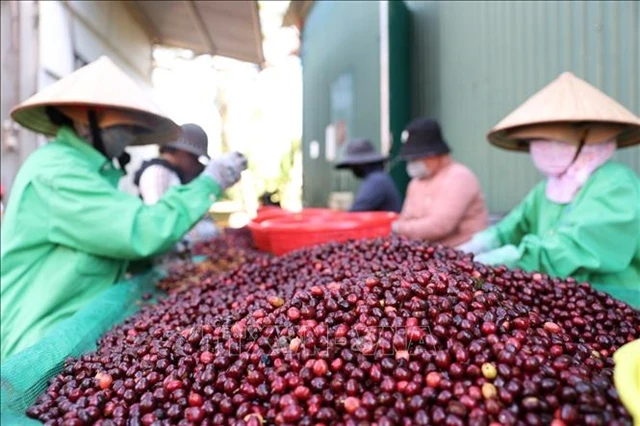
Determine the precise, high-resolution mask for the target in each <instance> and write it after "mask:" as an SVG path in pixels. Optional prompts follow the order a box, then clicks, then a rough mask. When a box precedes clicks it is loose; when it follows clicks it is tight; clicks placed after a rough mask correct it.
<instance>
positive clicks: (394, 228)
mask: <svg viewBox="0 0 640 426" xmlns="http://www.w3.org/2000/svg"><path fill="white" fill-rule="evenodd" d="M391 233H392V234H397V233H398V221H397V220H396V221H395V222H392V223H391Z"/></svg>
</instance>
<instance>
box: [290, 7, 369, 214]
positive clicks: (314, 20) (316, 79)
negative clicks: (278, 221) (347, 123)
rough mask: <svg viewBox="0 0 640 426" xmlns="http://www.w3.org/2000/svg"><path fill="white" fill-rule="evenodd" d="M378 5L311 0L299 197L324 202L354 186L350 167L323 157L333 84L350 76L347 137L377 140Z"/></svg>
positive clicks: (305, 52) (304, 70)
mask: <svg viewBox="0 0 640 426" xmlns="http://www.w3.org/2000/svg"><path fill="white" fill-rule="evenodd" d="M378 20H379V11H378V3H377V2H374V1H363V2H342V1H331V0H328V1H317V2H315V4H314V6H313V9H312V11H311V13H310V14H309V17H308V19H307V21H306V22H305V27H304V31H303V37H302V64H303V65H302V73H303V94H304V95H303V188H304V189H303V203H304V205H305V206H326V205H327V196H328V194H329V192H330V191H332V190H343V191H354V190H355V189H356V188H357V183H356V181H355V179H353V178H352V177H351V176H350V172H345V171H340V172H338V171H335V170H333V168H332V167H331V164H329V163H328V162H327V161H326V160H325V150H324V148H325V147H324V140H325V127H326V126H327V125H328V124H329V123H330V122H331V105H330V104H331V96H330V95H331V85H332V84H333V83H334V82H335V81H336V79H337V78H338V77H339V76H341V75H344V74H345V73H347V74H349V73H350V74H351V75H352V76H353V101H354V103H353V112H354V114H353V120H352V126H351V128H350V129H348V131H349V133H348V134H349V136H350V137H367V138H370V139H371V141H372V142H373V143H374V144H377V146H378V147H379V146H380V145H379V144H380V141H379V140H378V139H379V134H380V93H379V92H380V59H379V44H378V36H379V22H378ZM314 140H316V141H318V142H319V143H320V145H321V149H320V157H319V158H317V159H311V158H310V156H309V143H310V142H311V141H314Z"/></svg>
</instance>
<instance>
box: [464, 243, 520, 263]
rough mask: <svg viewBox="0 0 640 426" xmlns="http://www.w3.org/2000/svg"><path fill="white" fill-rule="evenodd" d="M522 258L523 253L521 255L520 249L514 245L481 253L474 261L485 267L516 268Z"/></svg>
mask: <svg viewBox="0 0 640 426" xmlns="http://www.w3.org/2000/svg"><path fill="white" fill-rule="evenodd" d="M521 256H522V253H520V250H519V249H518V247H516V246H514V245H513V244H509V245H506V246H502V247H500V248H497V249H494V250H491V251H487V252H484V253H481V254H479V255H477V256H475V258H474V260H475V261H476V262H480V263H484V264H485V265H491V266H496V265H506V266H507V267H508V268H515V267H516V265H517V264H518V260H520V257H521Z"/></svg>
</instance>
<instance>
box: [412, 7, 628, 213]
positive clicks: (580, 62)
mask: <svg viewBox="0 0 640 426" xmlns="http://www.w3.org/2000/svg"><path fill="white" fill-rule="evenodd" d="M407 4H408V6H409V8H410V9H411V10H412V13H413V31H414V35H413V37H414V40H413V49H412V50H413V54H414V55H413V60H414V64H413V84H414V87H415V92H414V94H413V100H414V114H415V115H416V116H418V115H423V116H431V117H436V118H438V119H439V120H440V122H441V125H442V127H443V131H444V135H445V137H446V138H447V140H448V142H449V144H450V145H451V146H452V148H453V151H454V155H455V157H456V158H457V159H458V160H460V161H461V162H463V163H465V164H467V165H469V166H470V167H471V168H472V169H473V170H474V171H475V172H476V174H477V175H478V177H479V178H480V180H481V182H482V186H483V189H484V191H485V194H486V196H487V201H488V204H489V208H490V210H491V211H492V212H505V211H508V210H509V209H511V208H512V207H513V206H514V205H516V204H517V203H518V202H519V201H520V200H521V199H522V198H523V197H524V195H525V194H526V193H527V192H528V191H529V189H530V188H531V187H532V186H533V185H534V184H535V183H536V182H537V181H538V180H539V179H540V175H538V173H537V172H536V171H535V170H534V168H533V166H532V164H531V161H530V158H529V156H528V155H526V154H517V153H510V152H505V151H501V150H499V149H497V148H494V147H491V146H490V145H489V144H488V142H487V141H486V138H485V135H486V133H487V131H488V130H489V129H490V128H491V127H492V126H493V125H495V124H496V123H497V122H498V121H499V120H500V119H501V118H502V117H504V116H505V115H506V114H507V113H509V112H510V111H511V110H513V109H514V108H515V107H516V106H518V105H519V104H520V103H521V102H523V101H524V100H525V99H526V98H527V97H528V96H530V95H532V94H533V93H535V92H536V91H537V90H538V89H540V88H542V87H543V86H544V85H545V84H547V83H548V82H550V81H551V80H552V79H554V78H555V77H556V76H557V75H558V74H560V73H561V72H563V71H571V72H573V73H574V74H576V75H577V76H578V77H581V78H584V79H586V80H587V81H588V82H590V83H591V84H594V85H595V86H597V87H598V88H600V89H601V90H603V91H604V92H605V93H607V94H609V95H610V96H612V97H614V98H615V99H617V100H618V101H619V102H620V103H622V104H623V105H624V106H626V107H627V108H628V109H630V110H631V111H633V112H634V113H636V114H640V3H639V2H636V1H566V2H540V1H536V2H534V1H527V2H506V1H505V2H490V1H481V2H467V1H465V2H456V1H446V2H436V1H408V2H407ZM617 158H618V160H620V161H622V162H623V163H626V164H627V165H629V166H631V167H632V168H634V169H635V171H636V172H639V173H640V148H628V149H625V150H622V151H620V152H619V153H618V155H617Z"/></svg>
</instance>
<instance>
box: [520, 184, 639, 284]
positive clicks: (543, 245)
mask: <svg viewBox="0 0 640 426" xmlns="http://www.w3.org/2000/svg"><path fill="white" fill-rule="evenodd" d="M625 177H626V176H625ZM588 190H589V193H588V194H585V197H584V199H583V200H581V202H579V203H577V204H576V206H575V208H574V209H573V210H572V211H571V213H569V214H568V215H567V217H566V219H565V220H564V221H563V222H561V223H559V225H558V227H557V229H555V230H554V232H553V233H550V234H548V235H543V236H540V235H534V234H529V235H525V236H524V237H523V238H522V241H521V242H520V245H519V247H518V248H519V249H520V251H521V253H522V254H521V258H520V260H519V262H518V266H520V267H521V268H523V269H526V270H537V271H543V272H546V273H548V274H550V275H552V276H558V277H567V276H571V275H578V274H580V273H584V272H585V271H598V272H599V273H613V272H618V271H621V270H623V269H625V268H627V267H628V265H629V264H630V262H631V259H632V258H633V256H634V255H635V253H636V251H637V249H638V230H640V213H639V210H638V206H640V194H639V190H638V183H637V179H636V180H635V181H634V180H630V179H628V178H627V179H625V178H624V177H620V178H619V179H600V180H599V181H596V182H594V184H593V185H592V186H590V187H589V188H588ZM543 213H544V212H543Z"/></svg>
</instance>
